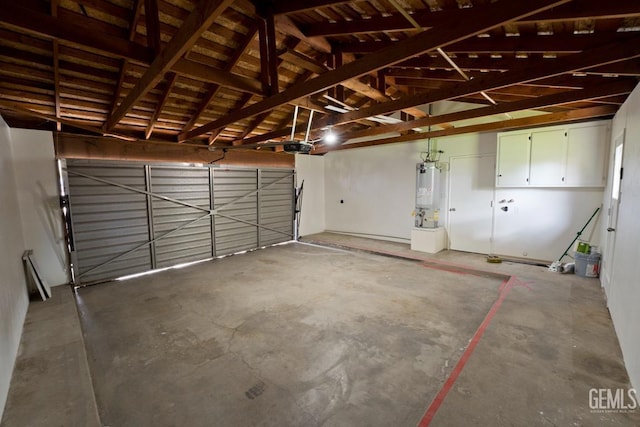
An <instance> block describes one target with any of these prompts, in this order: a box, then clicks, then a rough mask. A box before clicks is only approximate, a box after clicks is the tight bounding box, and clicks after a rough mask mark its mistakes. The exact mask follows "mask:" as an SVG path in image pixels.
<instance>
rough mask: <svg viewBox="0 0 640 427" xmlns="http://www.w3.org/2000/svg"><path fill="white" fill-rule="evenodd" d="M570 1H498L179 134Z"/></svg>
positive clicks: (214, 125) (185, 136)
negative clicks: (468, 16)
mask: <svg viewBox="0 0 640 427" xmlns="http://www.w3.org/2000/svg"><path fill="white" fill-rule="evenodd" d="M567 1H569V0H536V1H529V2H526V4H525V3H523V2H511V1H505V0H500V1H497V2H495V3H492V4H491V5H490V6H487V7H486V8H482V12H477V13H475V15H474V19H473V20H470V21H469V23H468V24H467V25H457V24H458V22H457V21H446V20H444V21H442V22H441V27H440V29H435V30H432V31H425V32H422V33H420V34H418V35H416V36H413V37H411V38H409V39H406V40H403V41H401V42H399V43H398V44H397V45H396V46H392V47H390V48H385V49H382V50H380V51H378V52H375V53H372V54H370V55H368V56H366V57H364V58H361V59H358V60H355V61H353V62H350V63H347V64H345V65H344V66H343V67H341V68H340V69H336V70H333V71H330V72H327V73H325V74H321V75H319V76H318V77H315V78H313V79H310V80H308V81H305V82H301V83H298V84H294V85H293V86H291V87H290V88H289V89H287V90H285V91H283V92H280V93H279V94H277V95H274V96H271V97H269V98H267V99H265V100H263V101H261V102H258V103H255V104H253V105H251V106H249V107H246V108H244V109H242V110H239V111H236V112H232V113H230V114H228V115H226V116H225V117H224V118H222V119H219V120H216V121H213V122H210V123H207V124H206V125H204V126H201V127H199V128H195V129H192V130H191V131H189V132H186V133H182V134H180V135H179V139H180V140H184V139H190V138H193V137H196V136H199V135H202V134H203V133H206V132H210V131H213V130H215V129H218V128H220V127H222V126H225V125H227V124H229V123H233V122H236V121H239V120H242V119H245V118H248V117H252V116H255V115H257V114H260V113H262V112H264V111H268V110H270V109H273V108H275V107H277V106H279V105H282V104H284V103H287V102H290V101H294V100H296V99H298V98H302V97H305V96H308V95H312V94H314V93H318V92H321V91H323V90H325V89H327V88H329V87H332V86H335V85H336V84H338V83H341V82H343V81H345V80H349V79H352V78H355V77H359V76H362V75H364V74H367V73H369V72H372V71H375V70H378V69H380V68H384V67H386V66H389V65H392V64H395V63H398V62H401V61H403V60H405V59H406V58H409V57H412V56H415V55H419V54H421V53H424V52H428V51H431V50H434V49H436V48H438V47H444V46H446V45H448V44H451V43H455V42H456V41H459V40H461V39H464V38H466V37H470V36H473V35H475V34H479V33H482V32H484V31H486V30H487V29H490V28H494V27H496V26H499V25H501V24H503V23H504V22H509V21H512V20H514V19H518V18H520V17H524V16H527V15H530V14H534V13H536V12H539V11H541V10H546V9H549V8H551V7H553V6H557V5H560V4H564V3H566V2H567Z"/></svg>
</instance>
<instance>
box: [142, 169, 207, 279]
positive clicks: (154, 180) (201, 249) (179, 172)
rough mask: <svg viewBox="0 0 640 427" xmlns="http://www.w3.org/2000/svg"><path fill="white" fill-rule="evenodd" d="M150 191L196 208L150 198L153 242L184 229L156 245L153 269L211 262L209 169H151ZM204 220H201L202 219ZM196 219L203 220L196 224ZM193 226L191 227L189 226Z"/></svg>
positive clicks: (158, 241)
mask: <svg viewBox="0 0 640 427" xmlns="http://www.w3.org/2000/svg"><path fill="white" fill-rule="evenodd" d="M150 169H151V171H150V178H151V191H152V192H153V193H154V194H159V195H162V196H166V197H170V198H172V199H176V200H179V201H181V202H185V203H189V204H191V205H195V206H199V207H201V208H202V209H196V208H193V207H190V206H185V205H183V204H180V203H176V202H172V201H168V200H162V199H159V198H157V197H152V212H153V233H154V234H153V235H154V237H155V238H156V239H158V238H159V237H161V236H162V235H164V234H167V233H169V232H171V231H172V230H175V229H177V228H178V227H182V226H184V228H182V229H181V230H179V231H176V232H173V233H171V234H170V235H168V236H167V237H165V238H162V239H160V240H157V241H156V242H155V243H154V245H155V259H156V267H157V268H162V267H169V266H172V265H176V264H180V263H184V262H190V261H199V260H202V259H207V258H211V257H212V256H213V253H212V238H211V219H210V217H209V216H206V215H207V211H208V210H209V205H210V195H209V168H206V167H151V168H150ZM203 216H204V218H202V217H203ZM198 218H202V219H200V220H198V221H196V222H193V221H195V220H197V219H198ZM190 222H192V223H191V224H189V223H190ZM185 225H186V226H185Z"/></svg>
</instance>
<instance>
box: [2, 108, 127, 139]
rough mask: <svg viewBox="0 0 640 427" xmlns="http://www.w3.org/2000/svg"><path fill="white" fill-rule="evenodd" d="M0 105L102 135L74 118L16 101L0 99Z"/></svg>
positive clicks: (100, 130) (101, 132)
mask: <svg viewBox="0 0 640 427" xmlns="http://www.w3.org/2000/svg"><path fill="white" fill-rule="evenodd" d="M0 106H2V107H3V108H6V109H8V110H12V111H15V112H17V113H20V114H24V115H27V116H31V117H37V118H40V119H44V120H48V121H50V122H54V123H57V122H60V123H62V124H64V125H67V126H73V127H75V128H78V129H82V130H85V131H88V132H91V133H95V134H99V135H104V132H103V131H102V129H100V128H99V127H92V126H86V125H84V124H82V123H81V122H78V121H76V120H70V119H66V118H63V117H55V116H54V115H50V114H44V113H40V112H37V111H34V110H32V109H29V108H24V107H21V106H20V105H19V104H18V103H14V102H9V101H4V100H0ZM113 135H117V134H113ZM118 137H120V138H122V135H118Z"/></svg>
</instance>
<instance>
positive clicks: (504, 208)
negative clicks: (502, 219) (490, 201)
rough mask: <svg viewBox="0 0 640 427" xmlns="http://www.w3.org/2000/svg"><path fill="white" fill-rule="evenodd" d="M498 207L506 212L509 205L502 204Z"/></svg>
mask: <svg viewBox="0 0 640 427" xmlns="http://www.w3.org/2000/svg"><path fill="white" fill-rule="evenodd" d="M500 209H502V210H503V211H505V212H507V211H508V210H509V207H508V206H503V207H501V208H500Z"/></svg>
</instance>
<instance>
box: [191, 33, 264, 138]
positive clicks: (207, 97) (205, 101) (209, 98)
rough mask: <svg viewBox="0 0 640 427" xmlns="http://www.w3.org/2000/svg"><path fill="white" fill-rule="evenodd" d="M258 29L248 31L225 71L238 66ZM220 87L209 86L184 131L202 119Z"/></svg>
mask: <svg viewBox="0 0 640 427" xmlns="http://www.w3.org/2000/svg"><path fill="white" fill-rule="evenodd" d="M257 31H258V27H257V26H253V27H252V28H251V29H250V30H249V32H248V33H247V35H246V36H245V38H244V41H243V42H242V43H241V44H240V46H238V48H237V49H236V50H235V51H234V54H233V56H232V57H231V58H230V59H229V61H228V62H227V65H226V66H225V69H224V71H227V72H231V70H232V69H233V67H235V66H236V64H237V63H238V61H240V58H241V57H242V55H243V54H244V52H245V51H246V50H247V48H248V47H249V45H250V44H251V42H252V41H253V39H254V38H255V36H256V32H257ZM220 88H221V85H219V84H212V85H211V86H210V87H209V89H208V91H207V93H206V94H205V96H204V98H203V99H202V102H201V103H200V104H199V105H198V108H197V109H196V112H195V114H193V115H192V116H191V118H190V119H189V121H188V122H187V123H186V124H185V125H184V127H183V128H182V132H186V131H188V130H190V129H191V128H192V127H193V126H194V125H195V124H196V123H197V122H198V120H199V119H200V117H201V116H202V114H203V113H204V112H205V110H206V109H207V107H208V106H209V104H210V103H211V101H213V99H214V98H215V97H216V95H217V94H218V91H219V90H220ZM249 99H251V98H249ZM243 106H244V105H243Z"/></svg>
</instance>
